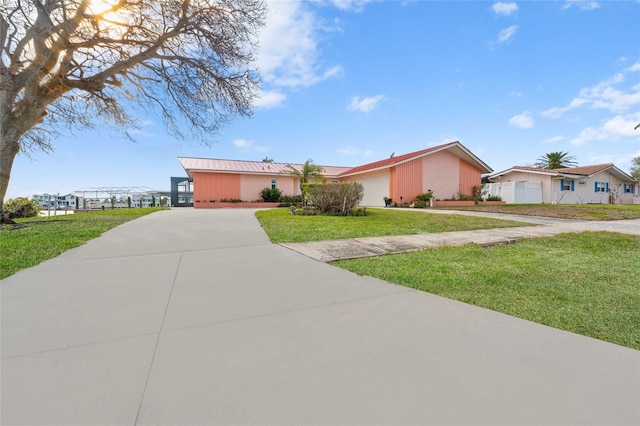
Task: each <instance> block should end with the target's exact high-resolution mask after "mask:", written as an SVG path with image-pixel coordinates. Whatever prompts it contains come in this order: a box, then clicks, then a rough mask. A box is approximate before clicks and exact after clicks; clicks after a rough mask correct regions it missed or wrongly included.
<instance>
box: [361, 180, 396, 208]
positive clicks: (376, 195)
mask: <svg viewBox="0 0 640 426" xmlns="http://www.w3.org/2000/svg"><path fill="white" fill-rule="evenodd" d="M357 181H358V182H360V183H361V184H362V186H364V196H363V197H362V201H361V202H360V205H361V206H371V207H373V206H380V207H384V199H383V198H384V197H388V196H389V175H387V174H386V173H385V174H383V175H378V176H372V177H367V178H363V179H358V180H357Z"/></svg>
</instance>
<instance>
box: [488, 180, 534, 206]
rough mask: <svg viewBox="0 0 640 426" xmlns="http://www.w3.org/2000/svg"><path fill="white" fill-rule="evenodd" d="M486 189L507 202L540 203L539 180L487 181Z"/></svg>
mask: <svg viewBox="0 0 640 426" xmlns="http://www.w3.org/2000/svg"><path fill="white" fill-rule="evenodd" d="M486 191H487V192H488V194H489V195H490V196H491V195H493V196H495V195H497V196H499V197H500V198H502V200H503V201H505V202H506V203H507V204H542V183H539V182H537V183H532V182H497V183H488V184H487V186H486Z"/></svg>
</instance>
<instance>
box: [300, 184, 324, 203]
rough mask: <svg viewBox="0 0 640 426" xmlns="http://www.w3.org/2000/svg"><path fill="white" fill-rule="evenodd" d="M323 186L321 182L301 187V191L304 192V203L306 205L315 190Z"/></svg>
mask: <svg viewBox="0 0 640 426" xmlns="http://www.w3.org/2000/svg"><path fill="white" fill-rule="evenodd" d="M321 185H323V184H322V183H321V182H305V183H303V184H302V185H300V189H301V190H302V202H303V203H305V204H306V203H308V202H309V197H310V196H311V193H312V192H313V191H314V190H315V188H317V187H318V186H321Z"/></svg>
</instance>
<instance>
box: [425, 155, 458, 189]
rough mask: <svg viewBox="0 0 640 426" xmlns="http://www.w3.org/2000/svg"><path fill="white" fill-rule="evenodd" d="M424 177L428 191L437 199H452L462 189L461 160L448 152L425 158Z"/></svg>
mask: <svg viewBox="0 0 640 426" xmlns="http://www.w3.org/2000/svg"><path fill="white" fill-rule="evenodd" d="M422 161H423V165H422V176H423V182H424V185H425V187H426V188H425V191H426V190H429V189H430V190H432V191H433V195H434V196H435V197H436V198H439V199H443V198H451V197H452V196H453V195H455V194H456V193H457V192H458V190H459V187H460V171H459V166H460V159H459V158H458V157H456V156H455V155H452V154H450V153H449V152H446V151H441V152H436V153H435V154H432V155H428V156H426V157H424V158H423V160H422Z"/></svg>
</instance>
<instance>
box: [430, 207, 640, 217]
mask: <svg viewBox="0 0 640 426" xmlns="http://www.w3.org/2000/svg"><path fill="white" fill-rule="evenodd" d="M437 208H441V209H443V210H467V211H479V212H491V213H505V214H522V215H532V216H546V217H557V218H561V219H578V220H620V219H640V204H628V205H626V204H625V205H620V204H597V205H594V204H504V205H500V206H482V205H477V206H469V207H437Z"/></svg>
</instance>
